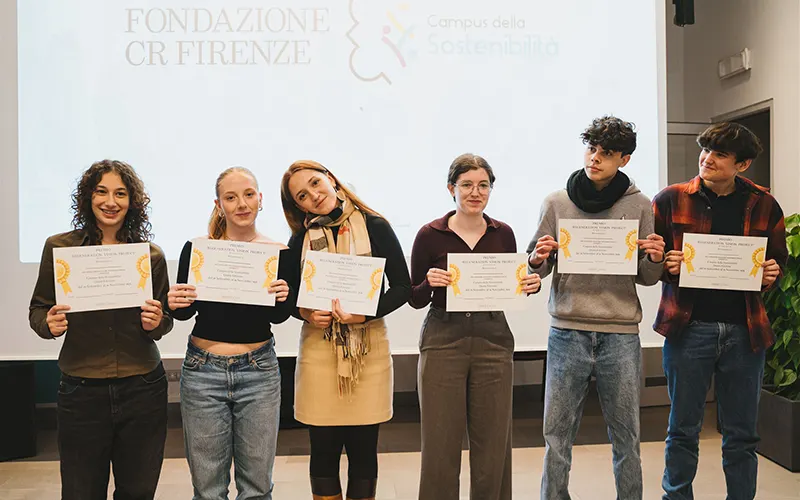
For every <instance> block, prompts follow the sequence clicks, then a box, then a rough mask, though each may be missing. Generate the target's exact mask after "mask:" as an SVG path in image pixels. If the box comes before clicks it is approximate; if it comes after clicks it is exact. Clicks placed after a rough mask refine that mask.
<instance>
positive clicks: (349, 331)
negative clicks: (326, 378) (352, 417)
mask: <svg viewBox="0 0 800 500" xmlns="http://www.w3.org/2000/svg"><path fill="white" fill-rule="evenodd" d="M337 197H338V198H339V200H340V201H341V202H342V203H341V206H340V210H341V215H339V210H335V211H334V212H333V213H331V214H329V215H314V216H313V217H311V216H310V217H307V218H306V221H305V226H306V229H307V231H306V235H305V239H304V241H303V255H302V261H301V269H302V267H303V265H304V264H305V258H306V252H307V251H308V250H315V251H328V252H331V253H340V254H348V255H359V256H366V257H369V256H372V246H371V245H370V242H369V233H368V232H367V221H366V218H365V217H364V214H363V213H362V212H361V211H360V210H358V208H357V207H356V206H355V205H353V203H352V202H351V201H350V199H349V198H347V197H346V196H345V195H344V193H342V192H341V191H339V192H338V193H337ZM309 215H310V214H309ZM334 217H335V218H334ZM337 228H338V229H337ZM334 230H336V231H337V237H336V240H335V241H334V238H333V231H334ZM324 336H325V340H327V341H329V342H331V345H332V347H333V351H334V353H335V356H336V374H337V379H338V387H339V397H342V396H343V395H344V394H348V395H350V394H352V392H353V389H354V388H355V385H356V384H357V383H358V376H359V374H360V373H361V368H362V367H363V365H364V357H365V356H366V355H367V354H369V351H370V342H369V335H368V334H367V325H366V324H365V323H361V324H351V325H344V324H341V323H339V322H338V321H336V320H333V321H332V322H331V325H330V326H329V327H328V328H326V329H325V330H324Z"/></svg>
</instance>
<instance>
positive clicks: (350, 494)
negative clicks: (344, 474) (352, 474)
mask: <svg viewBox="0 0 800 500" xmlns="http://www.w3.org/2000/svg"><path fill="white" fill-rule="evenodd" d="M377 489H378V479H377V478H375V479H350V480H349V481H347V500H375V491H376V490H377Z"/></svg>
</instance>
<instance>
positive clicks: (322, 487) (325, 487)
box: [311, 477, 342, 500]
mask: <svg viewBox="0 0 800 500" xmlns="http://www.w3.org/2000/svg"><path fill="white" fill-rule="evenodd" d="M311 497H312V498H313V499H314V500H342V485H341V483H340V482H339V478H338V477H312V478H311Z"/></svg>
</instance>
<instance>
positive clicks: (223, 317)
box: [170, 241, 297, 344]
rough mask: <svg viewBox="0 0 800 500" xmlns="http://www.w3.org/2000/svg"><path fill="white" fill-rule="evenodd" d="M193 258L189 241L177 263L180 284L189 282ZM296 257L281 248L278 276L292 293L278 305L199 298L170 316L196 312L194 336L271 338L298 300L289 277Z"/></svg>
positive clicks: (179, 317) (248, 339)
mask: <svg viewBox="0 0 800 500" xmlns="http://www.w3.org/2000/svg"><path fill="white" fill-rule="evenodd" d="M191 257H192V242H191V241H187V242H186V244H185V245H184V246H183V250H182V251H181V258H180V261H179V262H178V280H177V282H178V283H186V282H187V280H188V278H189V263H190V261H191ZM296 265H297V258H296V257H292V256H290V251H289V250H281V252H280V256H279V258H278V279H284V280H286V281H287V282H288V283H289V287H290V289H289V296H288V297H287V298H286V300H285V301H284V302H276V303H275V307H267V306H256V305H251V304H230V303H224V302H206V301H202V300H196V301H195V302H194V303H193V304H192V305H191V306H189V307H186V308H184V309H178V310H176V311H172V310H171V309H170V315H171V316H172V317H173V318H175V319H177V320H181V321H186V320H188V319H191V318H192V317H193V316H194V315H195V313H197V319H196V320H195V324H194V328H193V329H192V335H193V336H195V337H198V338H201V339H206V340H213V341H216V342H228V343H231V344H252V343H256V342H264V341H266V340H269V339H271V338H272V328H271V325H276V324H279V323H283V322H284V321H286V320H287V319H288V318H289V316H290V315H291V313H292V310H293V309H294V307H295V302H296V301H297V294H296V293H295V290H296V289H297V288H296V287H292V284H291V282H290V281H289V279H287V278H288V277H289V275H290V274H291V269H292V266H296Z"/></svg>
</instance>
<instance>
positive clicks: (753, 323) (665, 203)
mask: <svg viewBox="0 0 800 500" xmlns="http://www.w3.org/2000/svg"><path fill="white" fill-rule="evenodd" d="M736 182H737V188H744V189H746V190H747V193H748V194H747V201H746V203H745V211H744V213H745V215H744V226H743V229H744V235H745V236H766V237H767V238H768V241H767V254H766V260H769V259H775V261H776V262H777V263H778V265H780V266H781V275H782V274H783V267H784V266H785V265H786V259H787V258H788V256H789V254H788V251H787V250H786V226H785V225H784V220H783V211H782V210H781V207H780V205H778V202H777V200H775V198H774V197H773V196H772V195H771V194H769V190H767V189H766V188H763V187H761V186H758V185H756V184H754V183H753V182H752V181H750V180H749V179H746V178H743V177H737V180H736ZM708 207H709V202H708V198H707V197H706V196H705V194H704V193H703V192H702V190H701V184H700V177H699V176H698V177H695V178H694V179H692V180H691V181H689V182H686V183H683V184H674V185H672V186H669V187H667V188H666V189H664V190H663V191H661V192H660V193H658V195H656V197H655V198H654V199H653V211H654V213H655V229H656V233H657V234H659V235H661V236H662V237H663V238H664V241H665V242H666V250H667V251H669V250H680V249H681V248H683V234H684V233H700V234H708V233H710V232H711V213H710V211H709V210H708ZM779 279H780V278H779ZM661 281H662V282H663V283H662V288H661V305H660V306H659V308H658V314H657V316H656V320H655V324H654V325H653V329H654V330H655V331H657V332H658V333H660V334H661V335H664V336H665V337H668V338H669V337H673V338H674V337H675V336H678V335H680V334H681V332H682V331H683V329H684V328H686V326H687V325H688V324H689V321H690V319H691V317H692V306H693V303H692V300H691V297H690V296H689V297H687V295H688V294H685V293H684V294H681V289H680V288H679V286H678V283H679V276H674V275H672V274H669V273H668V272H667V271H666V268H665V269H664V275H663V276H662V278H661ZM777 283H778V280H776V281H775V284H777ZM775 284H773V285H772V286H775ZM764 290H766V289H764ZM745 304H746V307H747V328H748V330H749V331H750V345H751V347H752V349H753V351H759V350H761V349H766V348H767V347H769V346H771V345H772V344H773V343H774V342H775V335H774V333H773V332H772V326H770V322H769V318H768V317H767V311H766V309H765V308H764V301H763V300H762V298H761V293H760V292H745Z"/></svg>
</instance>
